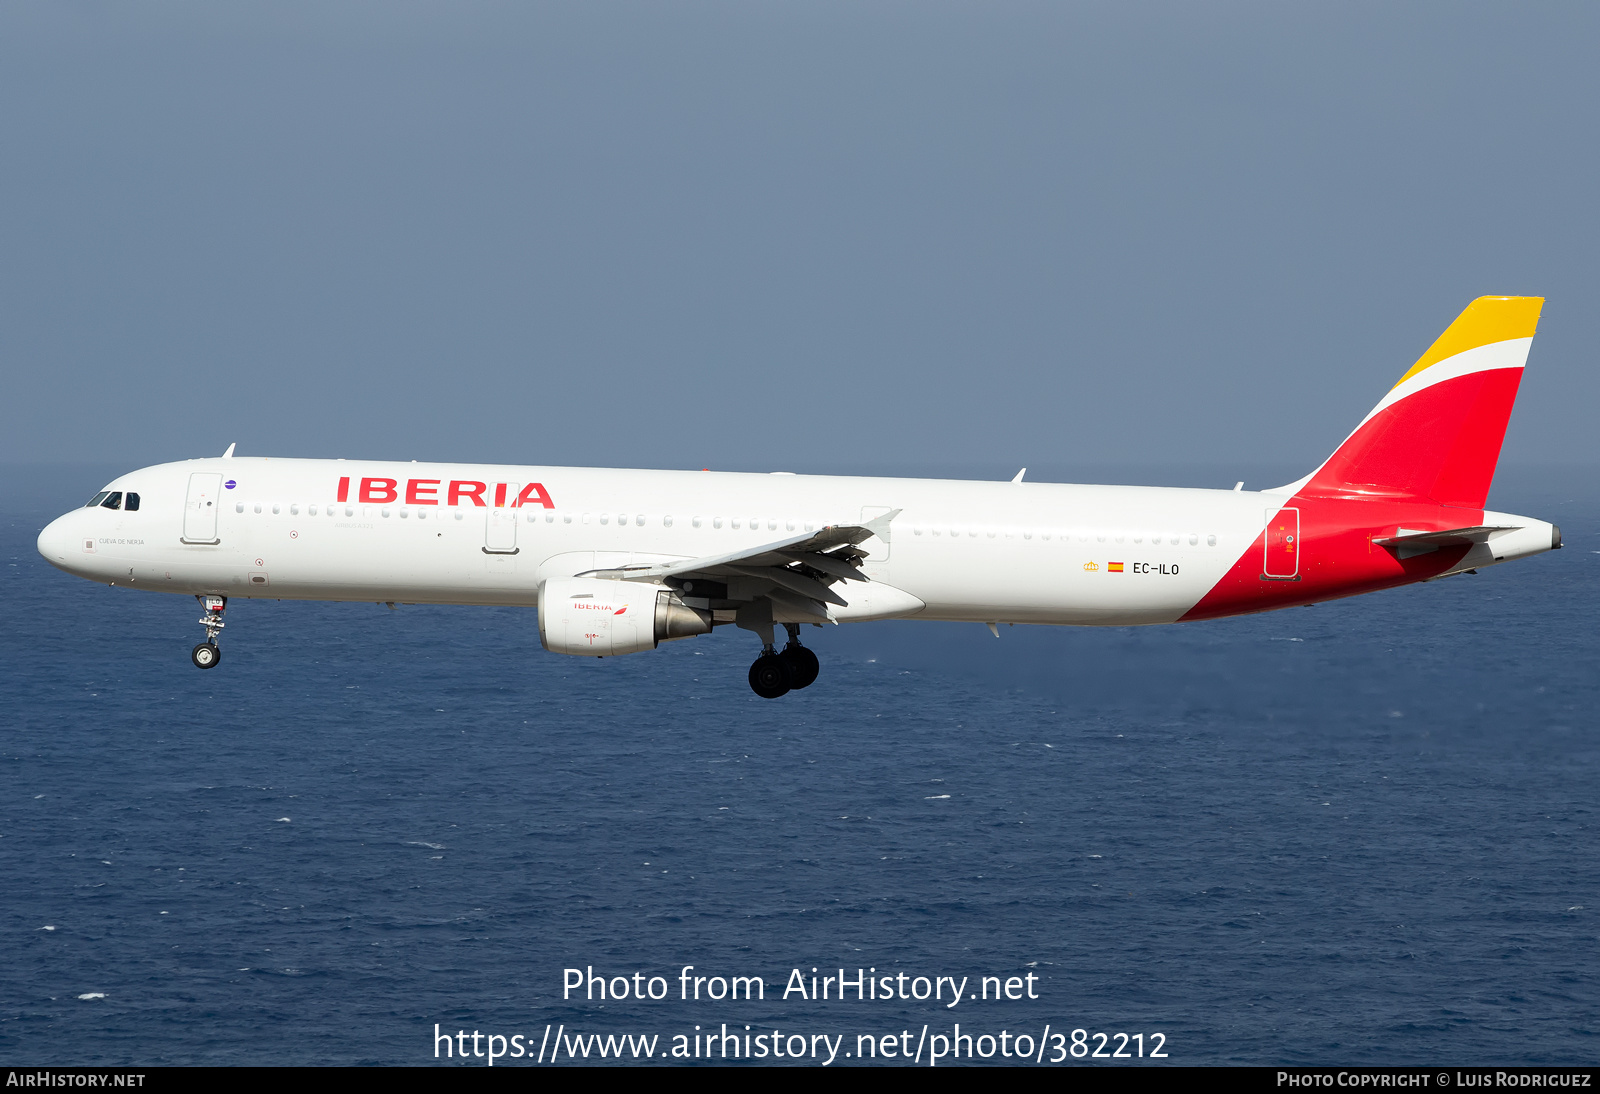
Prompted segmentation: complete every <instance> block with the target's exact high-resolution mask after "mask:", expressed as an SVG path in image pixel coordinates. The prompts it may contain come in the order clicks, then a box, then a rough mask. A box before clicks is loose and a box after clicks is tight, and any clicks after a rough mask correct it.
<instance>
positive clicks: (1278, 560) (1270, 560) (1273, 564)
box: [1261, 508, 1300, 581]
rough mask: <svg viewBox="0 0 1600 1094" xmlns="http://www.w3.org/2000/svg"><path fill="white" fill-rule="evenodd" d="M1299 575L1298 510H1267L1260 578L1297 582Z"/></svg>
mask: <svg viewBox="0 0 1600 1094" xmlns="http://www.w3.org/2000/svg"><path fill="white" fill-rule="evenodd" d="M1299 574H1300V510H1298V509H1287V508H1286V509H1268V510H1267V541H1266V557H1265V558H1264V559H1263V560H1262V566H1261V576H1262V577H1264V578H1267V579H1268V580H1271V581H1298V580H1299Z"/></svg>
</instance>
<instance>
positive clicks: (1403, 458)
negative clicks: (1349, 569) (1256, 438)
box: [1299, 296, 1544, 509]
mask: <svg viewBox="0 0 1600 1094" xmlns="http://www.w3.org/2000/svg"><path fill="white" fill-rule="evenodd" d="M1543 305H1544V298H1543V297H1538V296H1480V297H1479V298H1478V299H1476V300H1474V301H1473V302H1472V303H1471V304H1468V305H1467V309H1466V310H1465V311H1463V312H1462V313H1461V314H1460V315H1459V316H1457V317H1456V321H1455V322H1454V323H1451V324H1450V326H1449V328H1448V329H1447V330H1446V331H1445V332H1444V333H1443V334H1441V335H1440V336H1439V337H1438V339H1437V340H1436V341H1435V342H1434V343H1433V345H1432V346H1430V347H1428V352H1426V353H1424V354H1423V355H1422V357H1421V358H1420V359H1419V360H1418V361H1417V363H1416V364H1415V365H1412V366H1411V369H1410V371H1409V372H1407V373H1406V374H1405V375H1404V376H1402V377H1401V378H1400V382H1399V383H1397V384H1396V385H1395V386H1394V388H1393V389H1392V390H1391V391H1390V392H1389V394H1388V395H1386V396H1384V398H1383V401H1382V402H1380V403H1379V404H1378V405H1377V406H1376V407H1374V408H1373V410H1372V413H1370V414H1368V415H1367V416H1366V418H1365V419H1364V420H1363V421H1362V423H1361V424H1360V425H1359V426H1357V427H1356V431H1355V432H1354V433H1352V434H1350V436H1349V437H1348V438H1346V440H1345V442H1344V443H1343V444H1342V445H1340V446H1339V449H1338V451H1337V452H1335V453H1334V454H1333V455H1332V456H1331V457H1329V459H1328V461H1327V462H1326V463H1325V464H1323V465H1322V467H1320V468H1319V469H1318V470H1317V471H1316V473H1314V474H1313V475H1312V476H1311V478H1310V479H1309V480H1306V481H1305V482H1304V484H1303V485H1301V486H1300V490H1299V492H1300V493H1303V494H1306V495H1311V496H1331V497H1350V496H1357V497H1407V498H1417V499H1427V500H1430V501H1434V502H1437V503H1438V504H1440V505H1457V506H1462V507H1465V508H1468V509H1481V508H1483V503H1484V501H1485V499H1486V498H1487V497H1488V496H1489V484H1490V483H1491V482H1492V481H1493V479H1494V470H1495V465H1496V463H1498V462H1499V459H1500V445H1501V442H1502V441H1503V440H1504V439H1505V433H1506V423H1507V421H1509V420H1510V418H1511V408H1512V406H1513V404H1515V402H1516V399H1517V386H1518V384H1519V383H1521V380H1522V369H1523V366H1524V365H1525V364H1526V363H1527V360H1528V347H1529V346H1530V345H1531V344H1532V342H1533V334H1534V329H1535V328H1536V327H1537V326H1538V324H1539V310H1540V308H1541V307H1543Z"/></svg>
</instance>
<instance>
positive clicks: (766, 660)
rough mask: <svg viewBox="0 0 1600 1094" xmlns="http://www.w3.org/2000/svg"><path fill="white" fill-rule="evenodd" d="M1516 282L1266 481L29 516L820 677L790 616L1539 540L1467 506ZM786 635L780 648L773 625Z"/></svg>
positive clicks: (254, 576)
mask: <svg viewBox="0 0 1600 1094" xmlns="http://www.w3.org/2000/svg"><path fill="white" fill-rule="evenodd" d="M1543 303H1544V301H1543V299H1542V298H1539V297H1517V296H1486V297H1481V298H1479V299H1477V300H1475V301H1473V302H1472V303H1471V304H1470V305H1469V306H1468V307H1467V309H1466V310H1465V311H1464V312H1462V313H1461V315H1460V316H1459V317H1458V318H1457V319H1456V321H1455V322H1454V323H1452V324H1451V325H1450V327H1449V329H1448V330H1446V331H1445V332H1444V334H1442V335H1440V337H1439V339H1438V341H1436V342H1434V344H1433V345H1432V346H1431V347H1430V348H1429V349H1428V351H1427V352H1426V353H1424V354H1423V355H1422V357H1421V359H1420V360H1418V361H1417V363H1416V364H1415V365H1413V366H1412V367H1411V369H1410V370H1409V371H1408V372H1406V374H1405V375H1404V376H1402V377H1401V378H1400V382H1399V383H1397V384H1396V385H1395V386H1394V388H1393V389H1391V390H1390V391H1389V393H1388V394H1387V395H1385V396H1384V397H1383V399H1382V401H1381V402H1379V403H1378V405H1377V406H1376V407H1375V408H1373V410H1372V412H1371V413H1370V414H1368V415H1367V416H1366V418H1365V419H1364V420H1363V421H1362V422H1361V424H1360V425H1359V426H1357V427H1356V430H1355V432H1353V433H1351V434H1350V436H1349V437H1348V438H1347V439H1346V440H1345V442H1344V443H1343V444H1341V445H1340V446H1339V449H1338V451H1336V452H1335V453H1334V454H1333V455H1332V456H1330V457H1329V458H1328V460H1327V462H1325V463H1324V464H1323V465H1322V466H1321V467H1319V468H1317V469H1316V470H1315V471H1313V472H1312V473H1311V474H1309V475H1307V476H1306V477H1305V478H1303V479H1300V480H1299V481H1298V482H1293V483H1290V484H1289V485H1287V486H1281V487H1278V488H1277V489H1275V490H1263V491H1259V492H1257V491H1244V490H1242V489H1240V488H1239V487H1235V488H1234V489H1233V490H1231V491H1230V490H1178V489H1165V488H1154V487H1134V486H1068V485H1056V484H1050V483H1034V482H1024V481H1022V475H1021V473H1019V474H1018V476H1017V478H1016V479H1015V480H1014V481H1011V482H1004V483H996V482H960V481H948V480H936V479H882V478H837V477H824V476H811V475H792V474H785V473H782V472H778V473H773V474H770V475H762V474H728V473H718V472H707V471H618V470H604V469H593V468H565V467H515V466H485V465H474V464H421V463H387V462H356V461H345V460H298V459H253V458H251V459H247V458H244V457H235V456H234V455H233V446H231V445H230V446H229V448H228V451H227V452H226V453H224V454H223V456H222V457H220V458H217V459H199V460H189V461H187V462H184V463H169V464H161V465H158V466H155V467H147V468H144V469H142V470H139V471H134V472H132V473H130V474H127V475H123V476H122V477H120V478H118V479H117V480H116V481H114V482H112V483H110V484H108V485H107V486H106V488H105V489H104V490H102V491H100V492H99V493H97V494H95V496H94V497H93V498H91V499H90V500H89V503H88V505H87V506H85V507H84V508H82V509H77V510H74V511H72V512H70V513H67V514H66V515H65V516H62V517H60V518H58V519H57V520H55V521H53V522H51V524H50V525H49V526H48V527H47V528H45V529H44V531H43V532H41V533H40V535H39V552H40V553H41V554H42V555H44V557H45V558H46V559H48V560H49V561H50V562H51V563H52V564H53V565H55V566H57V567H59V568H60V569H63V570H65V571H67V572H68V573H71V574H76V575H78V576H80V577H85V578H88V579H89V580H91V581H98V582H103V583H105V584H108V585H129V586H132V587H134V588H138V589H158V590H161V591H163V592H172V593H184V594H189V595H193V596H195V597H197V598H198V599H199V600H200V602H201V604H202V606H203V612H204V615H203V616H202V618H201V619H200V624H201V625H202V626H203V627H204V628H205V633H206V638H205V641H203V642H201V643H200V644H199V645H197V646H195V648H194V651H193V654H192V659H193V661H194V664H195V665H196V666H197V667H199V668H202V669H209V668H214V667H215V666H216V665H217V664H218V662H219V661H220V659H221V657H222V651H221V649H220V647H219V646H218V645H217V636H218V634H219V632H221V630H222V627H223V620H222V617H223V612H224V611H225V609H226V607H227V603H228V599H229V598H230V597H249V598H254V599H279V600H281V599H296V600H348V601H376V602H379V603H384V602H388V603H390V604H391V606H392V604H393V603H395V602H401V603H406V604H509V605H523V606H528V607H537V609H538V619H539V637H540V639H541V641H543V643H544V646H545V648H546V649H548V650H551V651H553V652H555V653H566V654H576V655H579V656H584V657H611V656H616V655H618V654H625V653H638V652H640V651H642V650H650V649H654V648H655V647H656V646H657V645H659V644H660V643H662V642H665V641H671V640H674V639H680V638H689V637H692V636H695V635H702V634H707V633H709V632H710V631H711V630H712V629H713V628H714V627H718V626H722V625H725V624H733V625H734V626H736V627H739V628H742V629H744V630H748V631H753V632H754V633H755V634H756V635H758V636H759V637H760V639H761V655H760V656H759V657H758V658H757V659H756V661H755V663H754V664H753V665H751V667H750V686H751V687H752V688H754V689H755V691H756V693H757V694H758V695H761V696H764V697H766V698H776V697H778V696H780V695H783V694H784V693H785V692H787V691H789V690H790V689H792V688H803V687H806V686H808V685H810V684H811V683H812V682H813V681H814V680H815V679H816V678H817V671H818V665H817V658H816V655H815V654H814V653H812V652H811V651H810V650H809V649H807V648H806V647H805V646H803V645H801V643H800V628H801V626H802V625H803V624H807V623H810V624H814V625H817V626H822V625H826V624H834V623H845V622H857V621H862V620H871V619H911V618H916V619H936V620H966V621H971V622H976V623H986V624H988V625H989V627H990V629H991V630H994V631H995V633H996V634H997V635H998V633H999V632H998V629H997V625H998V624H999V623H1002V622H1004V623H1055V624H1074V625H1080V626H1129V625H1137V624H1146V623H1178V622H1185V621H1189V620H1198V619H1214V618H1217V617H1220V616H1229V615H1240V614H1243V613H1246V612H1261V611H1269V610H1271V609H1274V608H1287V607H1293V606H1296V605H1301V604H1312V603H1315V602H1317V601H1321V600H1332V599H1335V598H1337V597H1345V596H1353V595H1355V594H1357V593H1366V592H1371V591H1373V590H1375V589H1386V588H1390V587H1392V586H1396V585H1407V584H1410V583H1412V582H1416V581H1430V580H1432V579H1434V578H1439V577H1445V576H1448V575H1451V574H1458V573H1462V572H1464V571H1467V572H1470V571H1475V570H1477V569H1480V568H1482V567H1484V566H1490V565H1493V564H1495V563H1497V562H1505V561H1508V560H1510V559H1515V558H1522V557H1524V556H1526V555H1535V554H1539V553H1541V552H1543V551H1549V550H1552V549H1555V548H1558V547H1560V546H1561V532H1560V530H1559V529H1558V528H1556V527H1555V526H1554V525H1551V524H1547V523H1546V522H1544V521H1542V520H1534V519H1531V518H1529V517H1518V516H1512V515H1510V514H1508V513H1493V512H1486V511H1485V510H1484V508H1483V505H1484V501H1485V499H1486V498H1487V496H1488V493H1489V484H1490V480H1491V479H1492V478H1493V477H1494V470H1495V464H1496V462H1497V460H1498V459H1499V456H1500V445H1501V441H1502V439H1503V438H1504V436H1505V429H1506V422H1507V419H1508V418H1509V417H1510V415H1511V407H1512V404H1513V403H1514V401H1515V400H1516V395H1517V385H1518V383H1519V382H1520V380H1521V378H1522V369H1523V365H1524V364H1525V362H1526V361H1527V356H1528V347H1529V345H1530V344H1531V342H1532V340H1533V333H1534V328H1535V326H1536V325H1537V323H1538V319H1539V309H1540V307H1541V305H1542V304H1543ZM780 627H781V628H783V630H784V631H785V632H786V634H787V639H788V640H787V643H786V645H785V646H784V647H783V648H782V649H781V650H780V649H779V648H778V647H777V644H776V635H777V631H778V628H780Z"/></svg>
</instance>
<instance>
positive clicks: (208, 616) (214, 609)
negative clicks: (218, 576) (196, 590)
mask: <svg viewBox="0 0 1600 1094" xmlns="http://www.w3.org/2000/svg"><path fill="white" fill-rule="evenodd" d="M195 599H196V600H198V601H200V605H201V607H203V608H204V609H205V614H204V615H202V616H201V617H200V625H201V626H202V627H204V628H205V629H206V640H205V641H204V642H202V643H200V644H199V645H198V646H196V647H195V648H194V649H193V650H191V651H190V652H189V660H191V661H193V662H194V667H195V668H197V669H213V668H216V667H217V663H218V662H219V661H221V660H222V650H221V649H220V648H219V647H218V646H217V634H218V633H219V632H220V631H221V630H222V627H223V623H222V613H223V612H225V611H227V610H228V598H227V597H225V596H197V597H195Z"/></svg>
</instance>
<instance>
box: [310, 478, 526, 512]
mask: <svg viewBox="0 0 1600 1094" xmlns="http://www.w3.org/2000/svg"><path fill="white" fill-rule="evenodd" d="M404 482H405V487H404V493H405V504H406V505H468V504H471V505H476V506H478V507H480V508H487V507H488V505H489V502H488V501H487V500H486V495H487V494H488V493H489V489H490V487H491V486H493V488H494V495H493V496H494V505H495V508H507V507H509V508H512V509H520V508H522V507H523V506H527V505H539V506H543V507H544V508H546V509H554V508H555V507H556V503H555V502H554V501H552V500H551V499H550V492H549V491H548V490H546V489H545V488H544V484H543V483H539V482H530V483H528V484H527V485H525V486H523V487H522V488H521V490H520V491H519V492H518V493H517V494H516V495H515V496H512V493H511V491H512V490H514V489H516V484H515V483H506V482H497V483H485V482H474V481H471V480H469V479H406V480H404ZM400 483H401V480H400V479H386V478H382V477H381V476H373V477H368V478H361V479H357V480H356V500H357V501H359V502H361V503H362V504H364V505H371V504H375V503H376V504H386V503H389V502H398V501H399V500H400V496H401V486H400ZM507 499H509V503H508V500H507ZM336 500H338V501H349V500H350V476H348V475H344V476H341V477H340V479H339V494H338V498H337V499H336Z"/></svg>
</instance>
